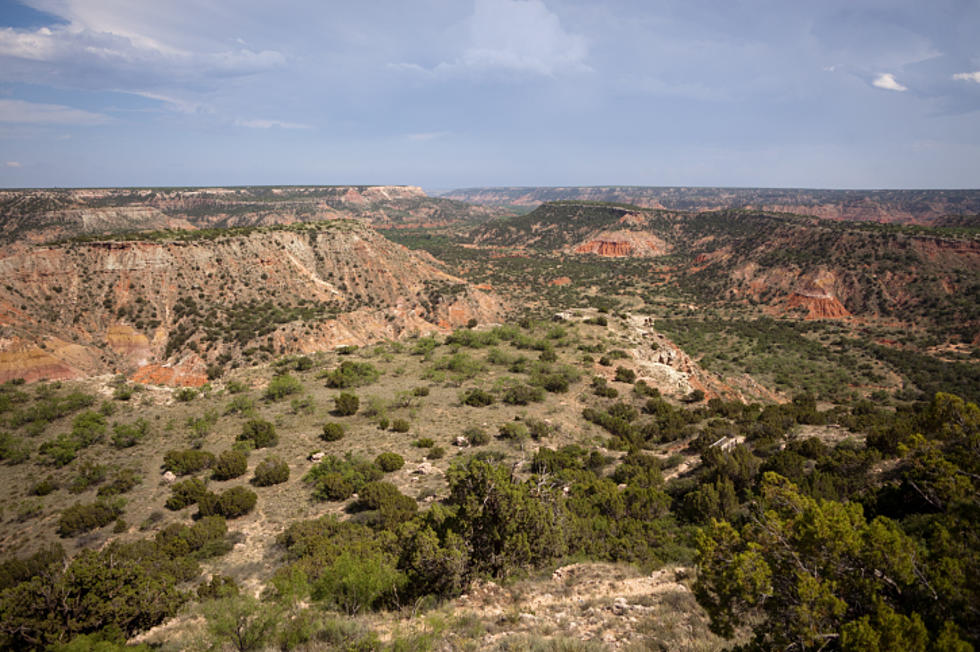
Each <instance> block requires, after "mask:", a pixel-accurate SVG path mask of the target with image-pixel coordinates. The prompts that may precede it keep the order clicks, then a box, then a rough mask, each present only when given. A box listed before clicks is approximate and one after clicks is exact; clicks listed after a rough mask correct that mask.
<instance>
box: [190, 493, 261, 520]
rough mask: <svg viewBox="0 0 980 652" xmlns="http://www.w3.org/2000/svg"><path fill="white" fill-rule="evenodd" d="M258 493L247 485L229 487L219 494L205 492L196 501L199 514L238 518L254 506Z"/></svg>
mask: <svg viewBox="0 0 980 652" xmlns="http://www.w3.org/2000/svg"><path fill="white" fill-rule="evenodd" d="M257 500H258V495H257V494H256V493H255V492H254V491H252V490H251V489H249V488H247V487H231V488H229V489H226V490H224V491H222V492H221V493H220V494H214V493H211V492H208V493H205V494H204V495H203V496H201V497H200V498H199V499H198V501H197V509H198V511H199V513H200V514H201V516H224V517H225V518H238V517H239V516H244V515H245V514H248V513H249V512H251V511H252V510H253V509H254V508H255V503H256V501H257Z"/></svg>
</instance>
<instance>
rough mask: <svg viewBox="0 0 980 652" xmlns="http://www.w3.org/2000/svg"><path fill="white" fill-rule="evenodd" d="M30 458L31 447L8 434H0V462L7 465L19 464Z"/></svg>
mask: <svg viewBox="0 0 980 652" xmlns="http://www.w3.org/2000/svg"><path fill="white" fill-rule="evenodd" d="M30 456H31V447H30V446H29V445H28V444H27V443H26V442H24V441H22V440H21V439H19V438H18V437H14V436H13V435H11V434H10V433H6V432H0V460H3V461H5V462H7V464H21V463H23V462H26V461H27V460H28V459H29V458H30Z"/></svg>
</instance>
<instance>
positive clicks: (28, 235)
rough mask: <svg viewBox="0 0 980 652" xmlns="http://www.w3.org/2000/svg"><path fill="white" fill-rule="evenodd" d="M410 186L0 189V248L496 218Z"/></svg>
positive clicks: (492, 212)
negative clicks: (119, 236) (118, 236)
mask: <svg viewBox="0 0 980 652" xmlns="http://www.w3.org/2000/svg"><path fill="white" fill-rule="evenodd" d="M501 214H502V211H500V210H499V209H495V208H487V207H480V206H471V205H469V204H465V203H463V202H459V201H455V200H451V199H445V198H439V197H428V196H427V195H426V194H425V192H423V191H422V189H421V188H417V187H414V186H284V187H272V186H248V187H236V188H90V189H84V188H83V189H33V190H31V189H25V190H0V244H8V245H9V244H11V243H14V242H17V241H22V240H27V241H31V242H47V241H51V240H56V239H62V238H69V237H73V236H77V235H85V234H96V233H110V232H123V231H135V230H154V229H164V228H184V229H187V228H209V227H235V226H263V225H264V226H268V225H273V224H292V223H296V222H314V221H322V220H328V219H340V218H346V219H357V220H361V221H364V222H367V223H369V224H372V225H376V226H384V227H397V226H405V225H412V226H423V225H429V226H434V225H445V224H451V223H456V222H461V221H462V222H474V221H482V220H486V219H489V218H491V217H493V216H498V215H501Z"/></svg>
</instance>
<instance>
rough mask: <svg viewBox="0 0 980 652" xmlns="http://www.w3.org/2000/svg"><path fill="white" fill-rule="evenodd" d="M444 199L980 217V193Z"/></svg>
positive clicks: (470, 191) (702, 192)
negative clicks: (593, 202) (583, 202)
mask: <svg viewBox="0 0 980 652" xmlns="http://www.w3.org/2000/svg"><path fill="white" fill-rule="evenodd" d="M444 196H445V197H448V198H451V199H457V200H460V201H465V202H470V203H475V204H482V205H486V206H537V205H539V204H542V203H546V202H554V201H562V200H568V201H598V202H622V203H628V204H634V205H637V206H642V207H644V208H666V209H670V210H680V211H713V210H723V209H730V208H747V209H757V210H766V211H775V212H787V213H798V214H803V215H813V216H816V217H821V218H825V219H833V220H851V221H862V222H865V221H866V222H882V223H901V224H925V225H930V224H936V225H937V226H938V225H940V224H939V223H940V222H942V221H943V220H944V219H945V218H946V216H949V215H957V216H959V215H976V214H977V213H980V190H819V189H800V188H670V187H644V186H578V187H575V186H572V187H555V188H535V187H528V188H463V189H459V190H453V191H451V192H448V193H446V194H445V195H444Z"/></svg>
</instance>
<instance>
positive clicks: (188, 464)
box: [163, 448, 215, 475]
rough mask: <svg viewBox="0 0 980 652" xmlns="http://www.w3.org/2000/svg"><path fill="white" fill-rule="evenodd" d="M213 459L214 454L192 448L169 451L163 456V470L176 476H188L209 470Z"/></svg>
mask: <svg viewBox="0 0 980 652" xmlns="http://www.w3.org/2000/svg"><path fill="white" fill-rule="evenodd" d="M214 459H215V458H214V453H209V452H208V451H202V450H196V449H193V448H189V449H186V450H169V451H167V452H166V453H165V454H164V456H163V468H164V469H165V470H167V471H172V472H173V473H174V474H176V475H188V474H190V473H197V472H198V471H203V470H204V469H209V468H211V465H212V464H214Z"/></svg>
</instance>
